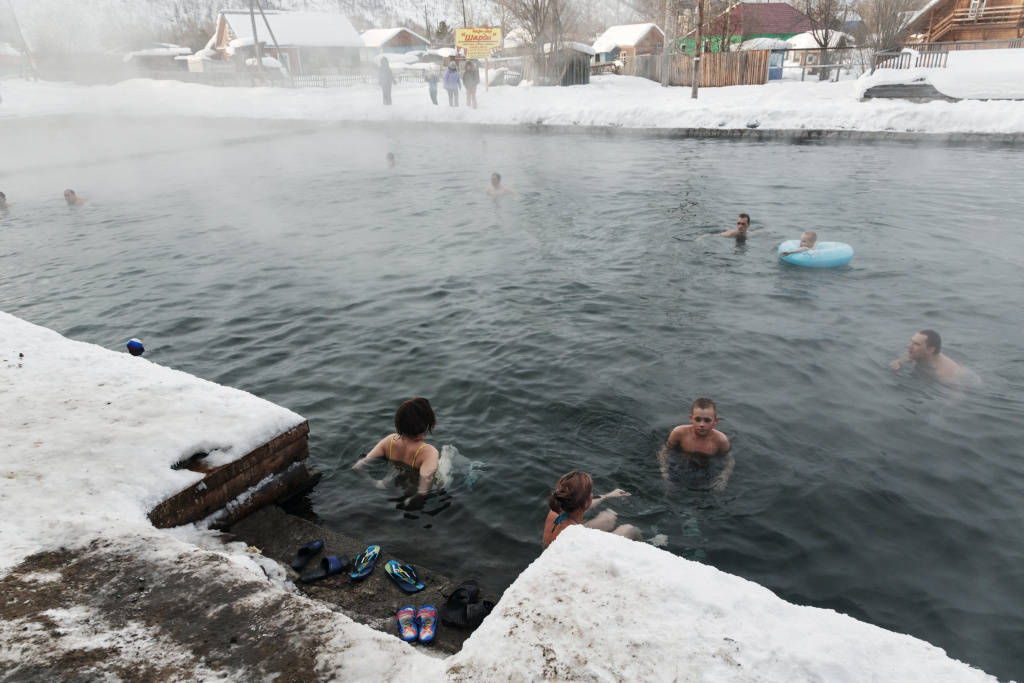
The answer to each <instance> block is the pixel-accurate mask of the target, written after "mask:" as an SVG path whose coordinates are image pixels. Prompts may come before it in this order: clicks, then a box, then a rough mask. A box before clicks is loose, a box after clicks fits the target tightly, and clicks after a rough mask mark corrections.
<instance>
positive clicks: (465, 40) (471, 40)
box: [455, 28, 501, 59]
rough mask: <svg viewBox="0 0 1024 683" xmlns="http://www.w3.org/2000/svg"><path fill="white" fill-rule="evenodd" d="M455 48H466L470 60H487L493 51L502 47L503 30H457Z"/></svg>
mask: <svg viewBox="0 0 1024 683" xmlns="http://www.w3.org/2000/svg"><path fill="white" fill-rule="evenodd" d="M455 47H457V48H464V49H465V54H466V57H468V58H470V59H486V58H487V57H490V56H491V50H495V49H497V48H499V47H501V29H500V28H457V29H455ZM460 52H461V50H460Z"/></svg>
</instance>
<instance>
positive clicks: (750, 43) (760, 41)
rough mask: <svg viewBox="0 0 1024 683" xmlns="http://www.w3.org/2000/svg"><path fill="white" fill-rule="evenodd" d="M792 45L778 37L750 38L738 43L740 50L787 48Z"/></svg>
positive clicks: (790, 47)
mask: <svg viewBox="0 0 1024 683" xmlns="http://www.w3.org/2000/svg"><path fill="white" fill-rule="evenodd" d="M792 47H793V45H792V44H791V43H789V42H787V41H785V40H779V39H778V38H751V39H750V40H744V41H743V42H742V43H740V45H739V48H740V49H741V50H788V49H792Z"/></svg>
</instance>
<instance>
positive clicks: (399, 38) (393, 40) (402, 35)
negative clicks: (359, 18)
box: [360, 28, 430, 62]
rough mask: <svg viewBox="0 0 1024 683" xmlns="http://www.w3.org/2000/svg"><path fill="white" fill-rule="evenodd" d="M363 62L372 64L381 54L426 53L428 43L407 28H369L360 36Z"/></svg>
mask: <svg viewBox="0 0 1024 683" xmlns="http://www.w3.org/2000/svg"><path fill="white" fill-rule="evenodd" d="M360 37H361V38H362V39H363V50H362V58H363V61H367V62H372V61H375V60H376V59H377V58H379V57H380V56H381V55H382V54H405V53H406V52H426V51H427V48H429V47H430V41H429V40H427V39H426V38H424V37H423V36H421V35H420V34H418V33H413V32H412V31H410V30H409V29H407V28H371V29H367V30H366V31H363V32H362V33H361V34H360Z"/></svg>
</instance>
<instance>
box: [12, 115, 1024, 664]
mask: <svg viewBox="0 0 1024 683" xmlns="http://www.w3.org/2000/svg"><path fill="white" fill-rule="evenodd" d="M62 125H63V126H64V127H63V128H62V129H61V130H59V131H57V132H51V131H49V130H46V129H43V128H41V127H38V126H37V127H35V128H33V126H32V125H24V124H22V125H20V127H19V128H18V129H17V133H18V136H17V143H16V144H17V149H20V150H22V151H23V153H21V154H18V155H15V156H13V157H12V156H11V155H10V154H8V155H7V156H6V158H4V159H2V160H0V164H2V165H3V171H4V172H5V173H6V175H4V176H0V189H2V190H4V191H5V192H7V195H8V198H9V200H10V201H12V202H16V203H17V205H16V206H15V207H14V208H13V209H12V210H11V211H10V213H9V215H8V216H7V218H6V220H5V221H3V222H0V235H2V236H3V250H2V253H0V307H2V308H3V309H4V310H6V311H8V312H11V313H13V314H15V315H19V316H21V317H24V318H26V319H28V320H31V321H33V322H36V323H39V324H43V325H47V326H50V327H53V328H55V329H57V330H59V331H60V332H62V333H63V334H66V335H68V336H70V337H72V338H75V339H81V340H86V341H91V342H95V343H97V344H100V345H103V346H106V347H108V348H112V349H119V350H123V345H124V342H125V341H126V340H127V339H128V338H129V337H132V336H139V337H141V338H142V339H143V340H144V341H145V343H146V346H147V349H148V353H147V357H148V358H150V359H151V360H153V361H155V362H159V363H163V364H166V365H170V366H172V367H176V368H180V369H182V370H185V371H188V372H191V373H194V374H197V375H199V376H201V377H205V378H208V379H211V380H214V381H216V382H220V383H223V384H228V385H232V386H236V387H239V388H242V389H245V390H248V391H252V392H254V393H256V394H258V395H260V396H263V397H265V398H267V399H269V400H272V401H274V402H277V403H280V404H282V405H285V406H288V407H290V408H292V409H294V410H296V411H297V412H299V413H301V414H302V415H304V416H306V417H308V418H309V420H310V424H311V427H312V436H311V447H312V461H313V463H314V464H315V465H316V466H317V467H318V468H320V469H321V470H322V471H323V472H324V475H325V476H324V479H323V482H322V483H321V484H320V486H319V488H318V490H317V491H316V493H315V494H314V495H313V496H312V506H313V511H314V512H315V514H316V515H318V516H319V517H320V519H322V521H323V522H324V523H325V524H327V525H328V526H331V527H333V528H336V529H338V530H340V531H343V532H345V533H348V534H351V535H354V536H356V537H359V538H363V539H365V540H367V541H372V542H377V543H381V544H382V545H384V546H385V547H387V548H388V549H389V550H391V551H392V552H395V553H396V554H397V555H399V556H400V557H401V558H402V559H403V560H405V561H408V562H412V563H422V564H424V565H428V566H434V567H438V568H441V569H443V570H444V571H445V572H447V573H449V574H451V575H453V576H456V577H476V578H480V579H482V581H483V582H484V584H485V585H486V586H488V587H489V588H492V589H502V588H504V587H505V586H507V585H508V584H509V583H510V582H511V581H513V580H514V578H515V576H516V574H517V573H518V572H519V571H521V570H522V569H523V568H524V567H525V566H526V565H527V564H529V563H530V562H531V561H532V560H533V559H534V558H536V557H537V556H538V554H539V553H540V551H541V546H540V540H541V533H542V529H541V521H542V520H543V519H544V516H545V503H544V499H545V496H546V494H547V493H548V491H549V489H550V487H551V486H552V485H553V484H554V482H555V481H556V479H557V478H558V477H559V476H560V475H561V474H562V473H564V472H566V471H567V470H570V469H574V468H582V469H586V470H588V471H590V472H591V473H593V475H594V476H595V479H596V481H597V487H598V489H599V491H604V490H607V489H610V488H612V487H623V488H626V489H627V490H630V491H632V492H633V493H634V495H633V497H632V499H631V500H628V501H626V502H622V503H618V502H616V504H615V505H613V507H614V508H615V509H617V510H618V511H619V512H620V515H621V518H622V519H623V521H628V522H631V523H634V524H637V525H639V526H640V527H641V528H642V529H643V530H644V532H645V534H646V535H648V536H650V535H653V534H654V533H656V532H657V533H663V534H666V535H667V536H668V537H669V539H670V544H669V546H668V548H669V550H671V551H672V552H674V553H677V554H679V555H682V556H684V557H688V558H692V559H697V560H699V561H702V562H706V563H709V564H712V565H714V566H716V567H719V568H721V569H723V570H725V571H728V572H732V573H734V574H738V575H740V576H743V577H746V578H748V579H751V580H753V581H756V582H758V583H761V584H763V585H765V586H767V587H769V588H770V589H772V590H773V591H775V592H776V593H777V594H779V595H780V596H782V597H783V598H786V599H788V600H791V601H794V602H797V603H801V604H808V605H816V606H820V607H828V608H834V609H837V610H839V611H842V612H845V613H847V614H850V615H852V616H854V617H857V618H859V619H864V620H866V621H869V622H871V623H874V624H878V625H880V626H883V627H885V628H889V629H893V630H896V631H900V632H905V633H911V634H913V635H915V636H919V637H921V638H924V639H926V640H928V641H930V642H932V643H935V644H937V645H939V646H940V647H942V648H944V649H946V650H947V652H949V654H950V655H952V656H954V657H956V658H959V659H963V660H965V661H967V662H970V663H972V664H975V665H977V666H980V667H982V668H985V669H986V670H988V671H990V672H992V673H994V674H997V675H999V676H1001V677H1011V676H1017V677H1020V676H1021V675H1022V674H1024V667H1022V664H1024V655H1022V651H1021V649H1020V647H1019V644H1020V642H1021V640H1022V638H1024V627H1022V625H1021V621H1020V615H1021V614H1022V613H1024V590H1021V588H1022V586H1021V578H1020V577H1021V565H1022V562H1024V536H1022V534H1021V529H1022V528H1024V495H1022V493H1021V492H1022V488H1024V486H1022V485H1024V464H1022V460H1021V448H1020V445H1019V444H1020V433H1021V427H1020V425H1021V423H1022V419H1024V402H1022V400H1021V389H1022V386H1024V343H1022V342H1024V340H1022V333H1021V329H1020V292H1021V288H1020V282H1021V280H1020V271H1021V267H1022V266H1024V231H1022V230H1021V228H1022V219H1021V216H1022V215H1024V203H1022V199H1021V193H1020V178H1021V177H1022V172H1024V157H1022V156H1021V155H1020V153H1019V152H1015V151H1012V150H983V149H918V148H912V147H906V146H884V147H872V146H840V147H829V146H784V145H779V144H764V145H760V144H735V143H722V142H714V141H668V140H636V139H627V138H619V137H606V136H601V135H595V136H586V135H571V136H560V135H554V134H528V133H516V134H511V133H493V132H490V133H482V132H480V131H478V130H473V131H468V130H467V131H464V132H461V133H459V134H451V133H446V134H442V133H439V132H438V129H436V128H408V129H402V128H398V127H395V128H393V129H386V130H382V129H375V128H348V129H343V128H325V129H323V130H321V131H319V132H317V133H314V134H310V135H303V136H294V135H292V136H287V135H282V136H280V137H276V138H272V139H262V140H257V141H253V142H250V143H249V144H245V145H232V146H224V145H219V144H215V143H214V142H212V141H213V140H217V139H223V138H229V137H234V138H238V137H240V136H241V137H244V136H246V135H256V134H259V133H266V132H267V129H265V128H259V129H257V128H254V127H253V125H252V124H240V123H237V122H222V123H214V122H199V121H189V122H179V123H177V124H174V125H171V124H170V123H169V122H162V123H161V124H160V125H159V126H157V125H156V124H147V123H144V122H138V121H135V122H131V121H125V122H96V121H89V120H85V119H82V120H73V121H71V122H67V121H65V122H63V123H62ZM2 130H3V129H0V132H2ZM7 130H8V132H10V130H11V128H10V127H8V129H7ZM72 135H74V136H77V137H74V138H73V137H72ZM7 139H10V140H13V138H10V137H9V136H5V140H7ZM12 144H13V143H12ZM174 148H181V149H182V150H183V151H181V152H180V153H177V154H167V153H157V154H152V155H149V154H147V152H146V150H147V149H148V150H158V149H163V150H167V149H174ZM25 150H31V152H32V154H31V155H28V154H26V153H24V151H25ZM388 151H392V152H394V153H395V154H396V155H397V158H398V166H397V167H396V168H394V169H390V170H389V169H387V168H386V167H385V164H384V157H385V154H386V152H388ZM98 157H104V158H106V159H107V161H104V160H103V159H102V158H98ZM32 168H35V169H36V170H26V169H32ZM19 169H21V170H19ZM493 170H499V171H501V172H502V174H503V175H504V178H505V181H506V183H507V184H508V185H510V186H512V187H514V188H516V189H518V190H519V191H520V192H522V193H524V196H523V197H522V198H520V199H503V200H494V199H492V198H489V197H486V196H484V194H483V190H484V189H485V187H486V184H487V179H488V176H489V174H490V173H491V171H493ZM65 187H73V188H74V189H76V190H77V191H78V193H79V195H81V196H84V197H87V198H89V199H90V204H89V206H87V207H85V208H84V209H81V210H69V209H67V208H66V207H64V206H63V205H62V201H61V197H60V194H61V191H62V190H63V189H64V188H65ZM740 211H747V212H749V213H750V214H751V215H752V216H753V223H754V229H755V230H756V232H754V233H753V234H752V235H751V237H750V239H749V240H748V241H747V243H746V245H745V246H737V245H735V244H734V243H733V242H732V241H730V240H726V239H722V238H714V237H702V236H703V235H706V234H708V233H710V232H712V231H718V230H722V229H725V228H728V227H731V225H732V223H733V222H734V220H735V216H736V214H737V213H738V212H740ZM807 228H814V229H816V230H817V231H818V233H819V235H820V238H821V239H823V240H840V241H845V242H849V243H850V244H852V245H854V247H855V249H856V251H857V256H856V258H855V259H854V261H853V263H852V266H851V267H848V268H845V269H840V270H831V271H823V272H816V271H809V270H801V269H796V268H792V267H781V266H780V265H779V264H778V263H777V261H776V259H775V257H774V256H773V252H774V248H775V246H776V245H777V244H778V243H779V242H780V241H782V240H783V239H786V238H793V237H797V236H798V235H799V233H800V232H801V231H802V230H804V229H807ZM922 327H934V328H936V329H938V330H939V331H940V332H942V333H943V335H944V339H945V344H946V350H948V352H949V354H950V355H951V356H953V357H954V358H956V359H958V360H961V361H962V362H964V363H965V364H966V365H968V366H969V367H971V368H972V369H973V370H974V371H976V372H977V373H978V374H979V375H980V376H981V378H982V379H983V380H984V386H983V388H982V389H981V390H980V391H978V392H977V393H975V394H971V395H970V396H968V397H967V399H966V400H963V401H960V402H956V401H953V402H950V401H949V397H948V396H947V395H944V394H943V392H941V391H940V390H938V389H937V388H936V387H934V386H929V385H927V384H925V383H923V382H921V381H919V380H916V379H913V378H910V377H904V376H899V375H895V374H893V373H891V372H890V371H889V370H887V368H886V364H887V363H888V361H889V360H890V359H892V358H894V357H895V356H896V355H898V354H899V353H900V351H901V350H902V348H903V346H904V345H905V344H906V342H907V341H908V339H909V337H910V336H911V334H912V333H913V332H914V331H915V330H917V329H919V328H922ZM413 395H423V396H427V397H429V398H430V399H431V401H432V402H433V404H434V406H435V409H436V411H437V414H438V419H439V423H438V428H437V430H436V432H435V434H434V436H433V439H432V442H433V443H435V444H438V445H442V444H446V445H450V446H452V447H454V448H455V449H457V450H458V452H459V453H460V455H461V457H462V458H464V460H462V461H461V465H460V466H461V467H465V465H466V463H467V462H469V461H477V462H479V463H482V464H483V465H482V469H479V468H478V467H474V472H473V475H472V477H471V478H475V482H473V483H472V484H471V485H467V482H466V478H465V476H464V475H465V472H464V471H462V472H461V475H463V476H457V477H456V483H455V485H453V486H451V487H450V488H449V489H448V495H447V496H446V497H445V498H444V499H435V500H434V501H432V503H431V504H429V505H428V506H427V510H428V511H432V512H433V511H437V510H438V509H440V508H443V509H440V511H439V512H438V513H437V514H433V515H431V514H424V513H422V512H421V513H406V512H403V511H401V510H397V509H396V508H395V503H394V502H393V501H389V500H388V499H387V497H388V496H387V494H385V493H383V492H381V491H378V490H376V489H375V488H373V487H372V486H370V485H369V484H368V483H367V482H366V481H364V480H362V479H361V478H360V477H358V476H356V475H355V474H354V473H353V472H351V470H350V469H349V468H350V466H351V464H352V463H353V462H354V461H355V459H356V458H357V457H358V456H359V455H360V454H361V453H364V452H366V451H367V450H368V449H369V448H370V447H371V446H372V445H373V443H374V442H375V441H376V440H377V439H379V438H380V437H381V436H383V435H384V434H385V433H387V432H388V431H389V429H390V425H391V419H392V415H393V412H394V410H395V408H396V407H397V405H398V403H399V402H400V401H401V400H402V399H404V398H407V397H409V396H413ZM704 395H707V396H712V397H713V398H715V399H716V400H717V402H718V405H719V408H720V414H721V416H722V422H721V423H720V425H719V428H720V429H722V430H723V431H724V432H725V433H726V434H727V435H728V436H729V437H730V438H731V440H732V443H733V448H734V452H735V455H736V460H737V466H736V470H735V473H734V475H733V477H732V480H731V482H730V484H729V487H728V489H727V491H726V492H725V493H723V494H696V493H687V492H680V491H672V492H669V493H666V492H665V490H664V487H663V485H662V483H661V479H660V474H659V471H658V468H657V465H656V462H655V454H656V452H657V450H658V447H659V446H660V445H661V444H662V443H663V442H664V440H665V438H666V436H667V435H668V432H669V430H670V429H671V427H672V426H673V425H675V424H678V423H679V422H680V421H681V420H682V419H683V415H684V414H685V413H686V412H687V408H688V406H689V403H690V402H691V401H692V400H693V399H694V398H695V397H697V396H704ZM377 474H378V475H380V474H382V473H381V472H377ZM455 474H456V475H459V474H460V472H459V471H458V468H457V471H456V473H455ZM446 505H447V507H446ZM554 588H555V589H556V590H557V586H556V587H554ZM640 588H641V589H642V587H640Z"/></svg>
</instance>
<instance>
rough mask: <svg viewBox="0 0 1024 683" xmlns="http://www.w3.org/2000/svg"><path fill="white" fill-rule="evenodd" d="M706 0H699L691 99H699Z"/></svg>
mask: <svg viewBox="0 0 1024 683" xmlns="http://www.w3.org/2000/svg"><path fill="white" fill-rule="evenodd" d="M703 30H704V0H697V42H696V43H694V44H693V88H692V89H691V90H690V99H692V100H695V99H697V86H698V85H699V84H700V53H701V47H702V45H701V44H702V43H703V42H704V35H703Z"/></svg>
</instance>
